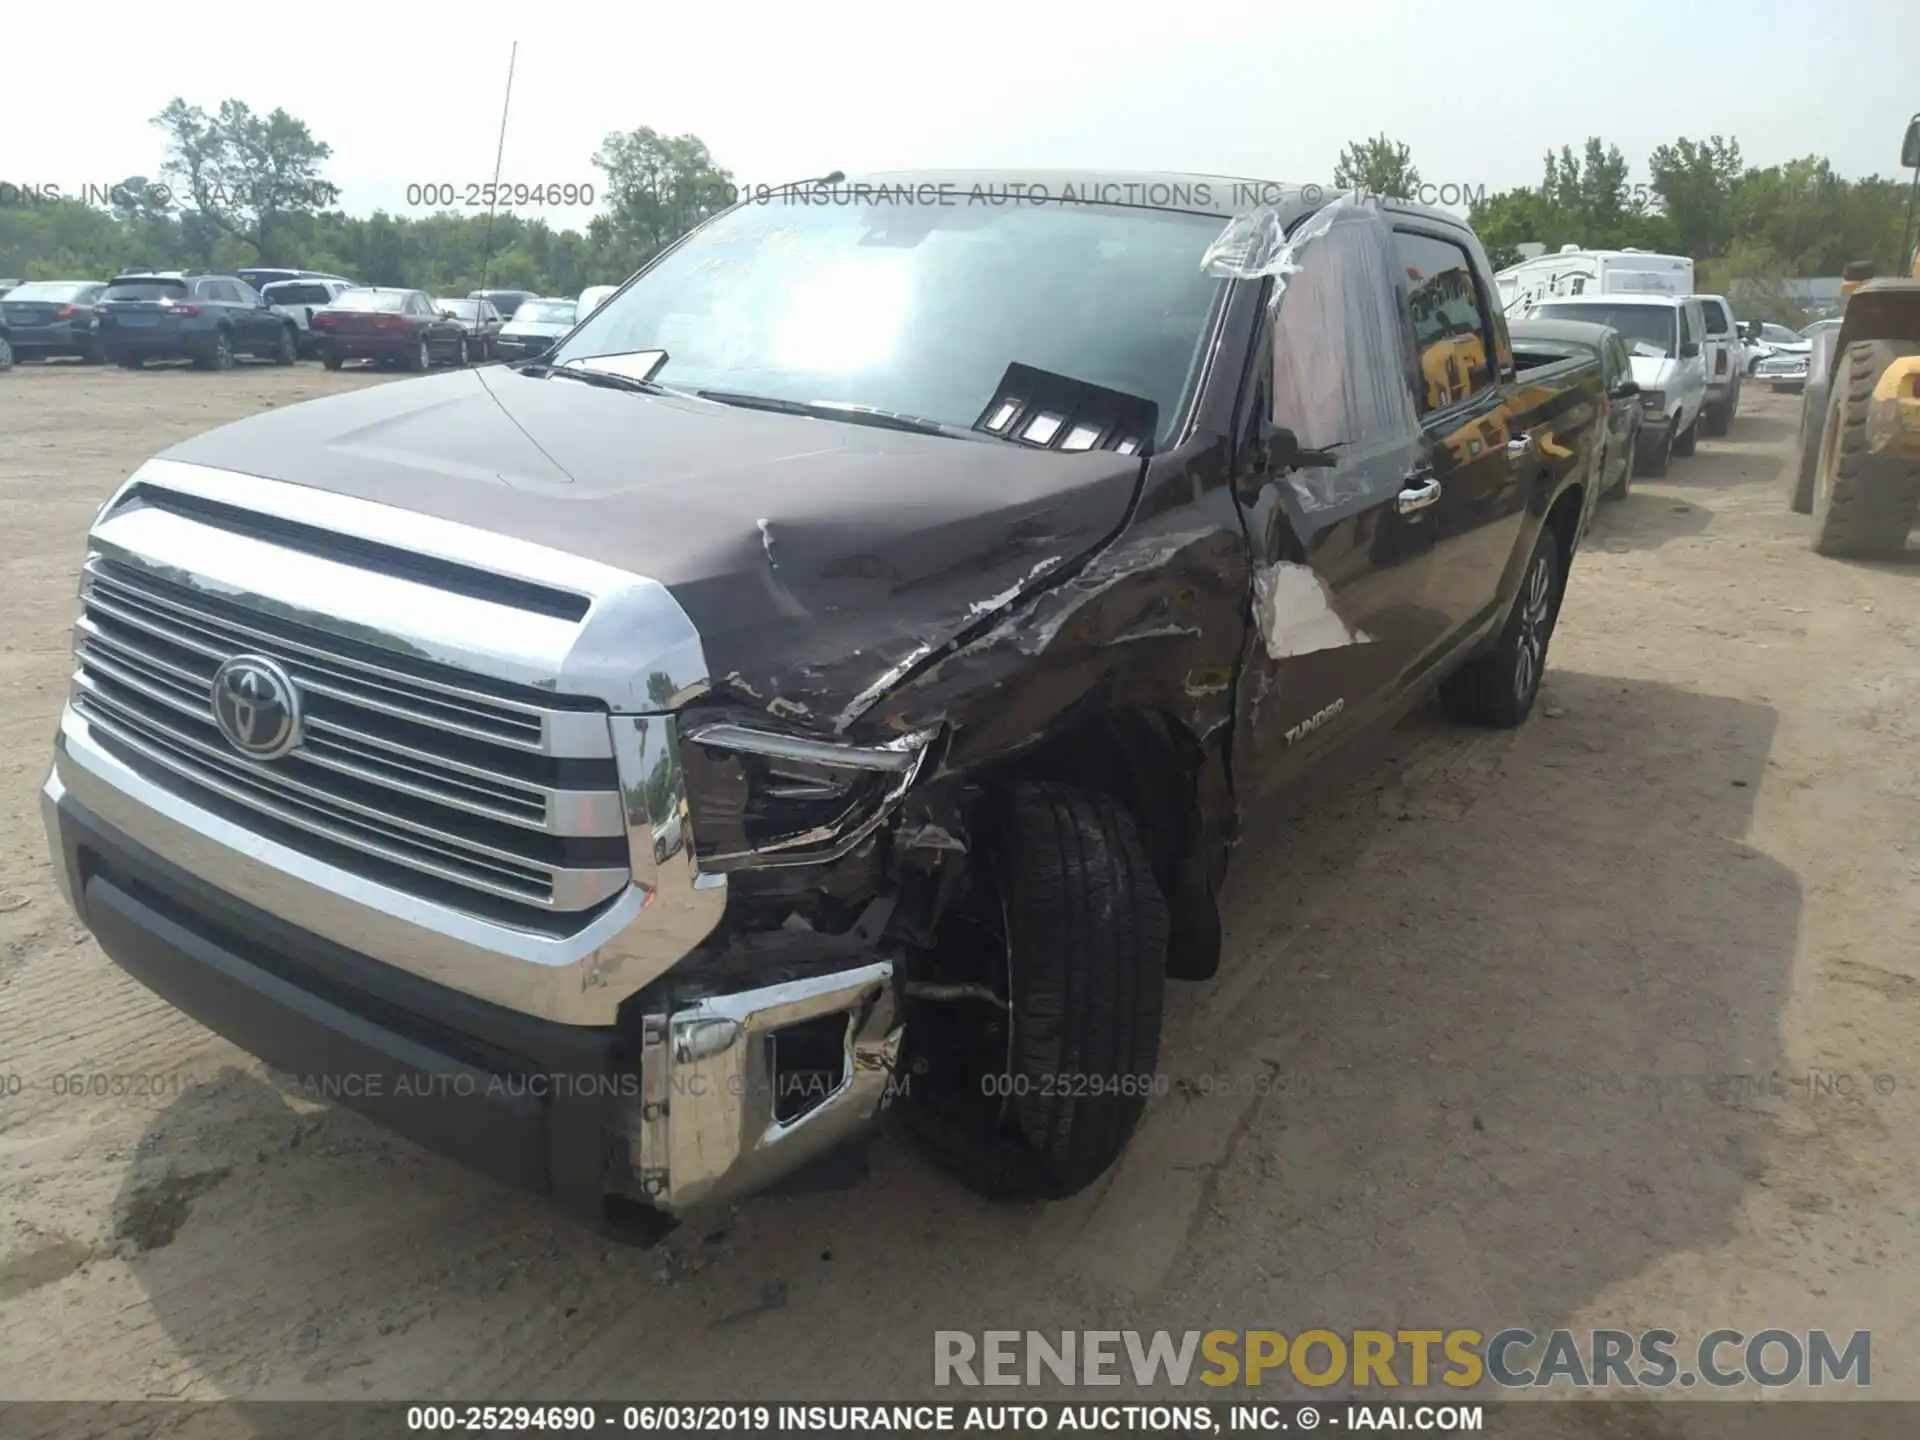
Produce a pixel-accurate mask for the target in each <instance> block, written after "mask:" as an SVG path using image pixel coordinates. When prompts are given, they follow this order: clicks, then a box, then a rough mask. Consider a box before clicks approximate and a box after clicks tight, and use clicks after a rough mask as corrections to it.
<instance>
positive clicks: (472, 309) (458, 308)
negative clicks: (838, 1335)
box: [433, 300, 481, 320]
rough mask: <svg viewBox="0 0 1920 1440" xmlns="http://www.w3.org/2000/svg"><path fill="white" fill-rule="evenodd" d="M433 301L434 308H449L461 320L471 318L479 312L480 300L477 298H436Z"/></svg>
mask: <svg viewBox="0 0 1920 1440" xmlns="http://www.w3.org/2000/svg"><path fill="white" fill-rule="evenodd" d="M433 303H434V306H435V308H437V309H440V310H451V311H452V312H453V313H454V314H455V315H457V316H459V317H460V319H462V320H472V319H474V318H476V317H478V316H480V313H481V311H480V305H481V302H480V301H478V300H436V301H434V302H433Z"/></svg>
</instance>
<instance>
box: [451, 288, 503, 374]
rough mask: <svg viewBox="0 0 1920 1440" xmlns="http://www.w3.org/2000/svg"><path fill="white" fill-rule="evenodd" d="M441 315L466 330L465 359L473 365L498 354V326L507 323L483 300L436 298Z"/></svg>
mask: <svg viewBox="0 0 1920 1440" xmlns="http://www.w3.org/2000/svg"><path fill="white" fill-rule="evenodd" d="M433 303H434V305H435V307H436V308H438V310H439V311H440V313H441V314H442V315H445V316H447V317H448V318H449V319H453V320H457V321H459V322H460V327H461V329H463V330H465V331H466V333H467V359H468V360H469V361H471V362H473V363H475V364H477V363H479V362H480V361H482V360H492V359H494V358H496V357H497V356H498V355H499V354H500V328H501V326H503V325H505V324H506V323H507V322H506V321H505V320H503V319H502V318H501V316H500V312H499V311H498V310H496V309H494V308H493V306H492V305H491V304H489V303H488V302H487V301H485V300H472V299H468V300H435V301H434V302H433Z"/></svg>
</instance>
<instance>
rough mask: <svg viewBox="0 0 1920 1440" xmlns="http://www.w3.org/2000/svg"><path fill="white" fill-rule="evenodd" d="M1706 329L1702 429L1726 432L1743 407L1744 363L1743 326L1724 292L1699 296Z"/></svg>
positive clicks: (1702, 350) (1702, 347)
mask: <svg viewBox="0 0 1920 1440" xmlns="http://www.w3.org/2000/svg"><path fill="white" fill-rule="evenodd" d="M1693 298H1694V299H1695V300H1697V301H1698V302H1699V303H1700V318H1701V319H1702V320H1703V321H1705V322H1706V330H1705V332H1704V334H1703V335H1702V337H1701V340H1700V359H1701V361H1702V363H1703V364H1704V366H1705V368H1706V372H1707V398H1706V401H1705V402H1704V404H1703V406H1702V408H1701V411H1700V422H1701V432H1702V433H1703V434H1706V435H1724V434H1726V433H1727V431H1728V430H1729V429H1731V428H1732V426H1733V417H1734V415H1735V414H1737V413H1738V412H1739V409H1740V381H1741V379H1742V378H1743V376H1744V374H1745V372H1746V366H1745V365H1744V364H1742V363H1741V362H1742V359H1743V352H1742V348H1741V344H1740V326H1739V323H1738V322H1737V321H1736V320H1735V319H1734V318H1733V307H1732V306H1731V305H1729V304H1728V303H1727V297H1726V296H1724V295H1695V296H1694V297H1693Z"/></svg>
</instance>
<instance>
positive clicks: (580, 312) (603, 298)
mask: <svg viewBox="0 0 1920 1440" xmlns="http://www.w3.org/2000/svg"><path fill="white" fill-rule="evenodd" d="M619 288H620V287H619V286H618V285H589V286H588V287H587V288H586V289H584V290H582V291H581V292H580V299H579V300H578V302H576V303H575V305H574V307H573V313H574V314H575V315H577V316H579V317H580V318H581V319H582V320H584V319H586V318H587V317H588V316H589V315H591V314H593V312H594V311H596V310H598V309H599V308H600V307H601V306H602V305H604V304H606V303H607V300H608V298H609V297H610V296H611V295H612V294H613V292H614V291H616V290H618V289H619Z"/></svg>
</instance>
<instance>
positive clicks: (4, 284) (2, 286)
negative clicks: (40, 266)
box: [0, 280, 23, 295]
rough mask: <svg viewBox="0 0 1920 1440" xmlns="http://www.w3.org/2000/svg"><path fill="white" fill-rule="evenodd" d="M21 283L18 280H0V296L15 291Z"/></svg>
mask: <svg viewBox="0 0 1920 1440" xmlns="http://www.w3.org/2000/svg"><path fill="white" fill-rule="evenodd" d="M22 283H23V282H21V281H19V280H0V295H5V294H7V292H8V291H10V290H13V289H15V288H16V287H18V286H19V285H20V284H22Z"/></svg>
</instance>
